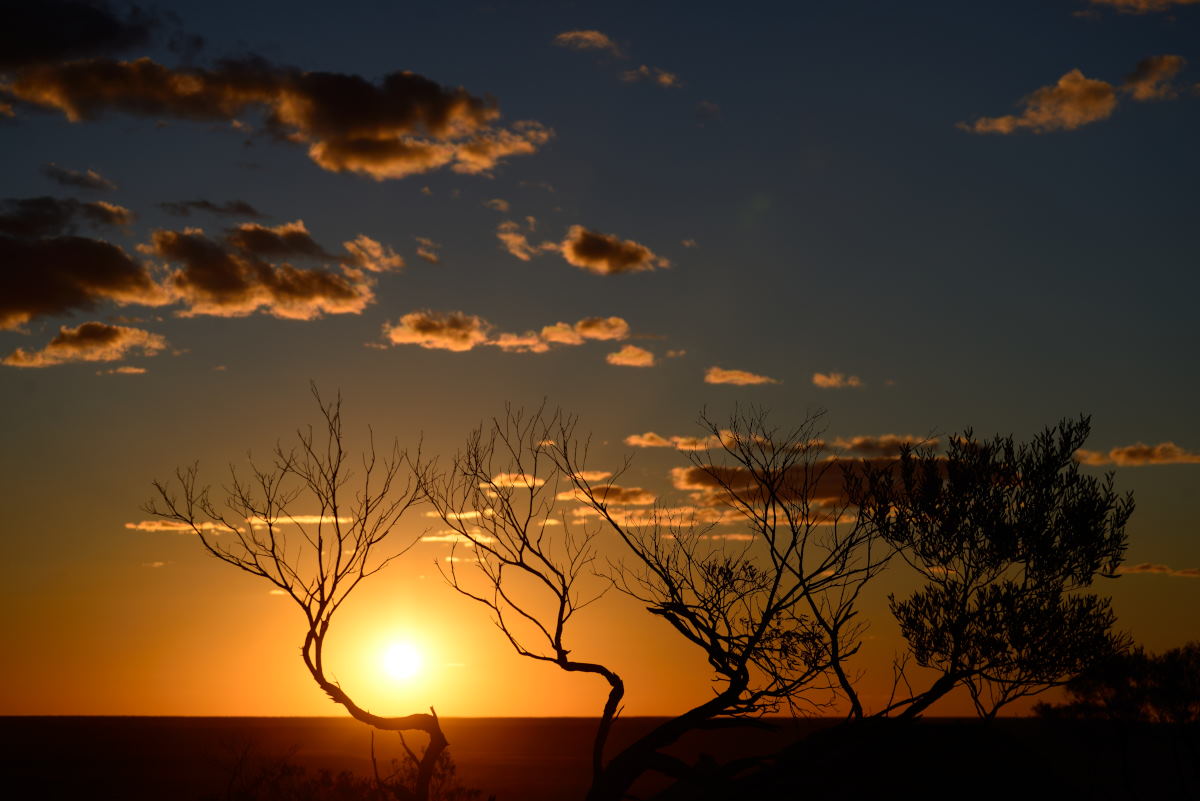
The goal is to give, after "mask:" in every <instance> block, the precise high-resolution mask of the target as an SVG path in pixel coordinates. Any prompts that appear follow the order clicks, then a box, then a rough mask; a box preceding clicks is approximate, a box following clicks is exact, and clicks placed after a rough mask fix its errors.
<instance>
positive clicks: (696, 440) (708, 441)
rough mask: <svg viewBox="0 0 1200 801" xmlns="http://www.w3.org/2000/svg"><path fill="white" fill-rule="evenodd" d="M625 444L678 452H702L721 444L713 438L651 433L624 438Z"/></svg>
mask: <svg viewBox="0 0 1200 801" xmlns="http://www.w3.org/2000/svg"><path fill="white" fill-rule="evenodd" d="M625 444H626V445H629V446H632V447H634V448H675V449H676V450H680V451H702V450H705V449H707V448H713V447H716V446H718V445H720V444H721V441H720V439H718V438H717V437H715V436H707V437H683V436H672V437H664V436H662V435H660V434H656V433H654V432H653V431H647V432H646V433H644V434H630V435H629V436H628V437H626V438H625Z"/></svg>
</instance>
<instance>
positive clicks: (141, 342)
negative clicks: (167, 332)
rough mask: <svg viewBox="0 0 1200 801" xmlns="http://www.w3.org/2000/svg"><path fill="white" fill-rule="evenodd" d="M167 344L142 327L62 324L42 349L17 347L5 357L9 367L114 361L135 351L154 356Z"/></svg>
mask: <svg viewBox="0 0 1200 801" xmlns="http://www.w3.org/2000/svg"><path fill="white" fill-rule="evenodd" d="M166 347H167V340H166V339H164V338H163V337H162V336H161V335H159V334H152V333H150V332H149V331H143V330H142V329H140V328H127V327H125V326H120V325H108V324H106V323H97V322H91V323H83V324H82V325H79V326H76V327H75V328H67V327H66V326H63V327H61V328H59V329H58V335H57V336H55V337H54V339H52V340H50V342H49V344H47V345H46V347H44V348H42V349H41V350H36V351H27V350H25V349H24V348H17V349H16V350H14V351H13V352H12V353H10V354H9V355H8V356H6V357H4V364H7V365H9V366H10V367H51V366H53V365H56V364H66V363H68V362H115V361H119V360H121V359H124V358H125V357H126V356H129V355H131V354H133V353H134V352H140V353H141V354H142V355H144V356H153V355H155V354H156V353H158V352H160V351H162V350H163V349H164V348H166Z"/></svg>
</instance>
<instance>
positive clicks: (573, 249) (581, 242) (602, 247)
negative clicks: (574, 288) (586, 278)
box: [560, 225, 671, 275]
mask: <svg viewBox="0 0 1200 801" xmlns="http://www.w3.org/2000/svg"><path fill="white" fill-rule="evenodd" d="M560 248H561V250H562V254H563V258H564V259H566V260H567V262H568V263H569V264H572V265H574V266H576V267H579V268H580V269H583V270H587V271H588V272H593V273H597V274H599V275H615V274H617V273H633V272H642V271H644V270H653V269H655V268H656V267H670V266H671V262H669V261H667V260H666V259H664V258H661V257H659V256H656V255H655V254H654V252H653V251H652V250H650V248H648V247H646V246H645V245H642V244H639V243H637V242H634V241H633V240H630V239H619V238H618V237H616V236H613V235H612V234H602V233H599V232H597V231H592V230H589V229H587V228H584V227H583V226H582V225H572V226H571V228H570V230H569V231H568V232H567V238H566V239H564V240H563V242H562V244H561V245H560Z"/></svg>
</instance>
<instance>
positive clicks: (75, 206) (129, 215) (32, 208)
mask: <svg viewBox="0 0 1200 801" xmlns="http://www.w3.org/2000/svg"><path fill="white" fill-rule="evenodd" d="M0 209H3V210H2V211H0V234H8V235H9V236H16V237H21V238H24V239H33V238H37V237H46V236H56V235H58V234H64V233H74V231H75V229H76V227H77V224H78V223H79V222H81V221H82V222H87V223H89V224H91V225H94V226H102V225H103V226H112V227H120V226H126V225H129V224H130V223H132V222H133V220H134V214H133V212H132V211H130V210H129V209H127V208H125V207H124V206H118V205H116V204H115V203H107V202H105V201H103V200H97V201H93V202H90V203H82V202H80V201H78V200H75V199H74V198H54V197H49V196H47V195H42V196H40V197H25V198H7V199H5V200H3V201H0Z"/></svg>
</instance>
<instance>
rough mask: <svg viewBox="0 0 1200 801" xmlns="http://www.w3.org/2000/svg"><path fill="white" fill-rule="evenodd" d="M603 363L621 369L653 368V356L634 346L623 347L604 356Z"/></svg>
mask: <svg viewBox="0 0 1200 801" xmlns="http://www.w3.org/2000/svg"><path fill="white" fill-rule="evenodd" d="M604 361H606V362H608V363H609V364H615V365H618V366H621V367H653V366H654V354H653V353H651V352H650V351H648V350H646V349H645V348H639V347H638V346H636V345H623V346H622V347H621V349H620V350H618V351H613V352H612V353H610V354H608V355H607V356H605V357H604Z"/></svg>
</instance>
